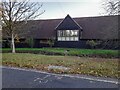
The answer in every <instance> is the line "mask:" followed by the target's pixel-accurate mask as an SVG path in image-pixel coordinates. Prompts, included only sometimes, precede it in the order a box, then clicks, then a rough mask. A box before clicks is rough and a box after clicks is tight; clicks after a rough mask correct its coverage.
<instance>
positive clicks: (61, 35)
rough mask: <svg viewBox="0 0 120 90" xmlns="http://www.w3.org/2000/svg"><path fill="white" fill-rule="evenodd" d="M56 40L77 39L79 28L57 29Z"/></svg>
mask: <svg viewBox="0 0 120 90" xmlns="http://www.w3.org/2000/svg"><path fill="white" fill-rule="evenodd" d="M57 36H58V41H78V40H79V30H58V31H57Z"/></svg>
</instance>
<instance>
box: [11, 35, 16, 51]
mask: <svg viewBox="0 0 120 90" xmlns="http://www.w3.org/2000/svg"><path fill="white" fill-rule="evenodd" d="M12 53H15V41H14V36H13V34H12Z"/></svg>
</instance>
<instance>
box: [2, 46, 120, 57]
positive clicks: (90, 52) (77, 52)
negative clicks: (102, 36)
mask: <svg viewBox="0 0 120 90" xmlns="http://www.w3.org/2000/svg"><path fill="white" fill-rule="evenodd" d="M66 50H67V51H68V52H67V53H65V51H66ZM2 51H3V52H11V49H10V48H3V49H2ZM16 52H18V53H41V54H47V55H65V54H67V55H69V56H90V57H105V58H111V57H116V58H118V57H119V55H118V50H100V49H75V48H16Z"/></svg>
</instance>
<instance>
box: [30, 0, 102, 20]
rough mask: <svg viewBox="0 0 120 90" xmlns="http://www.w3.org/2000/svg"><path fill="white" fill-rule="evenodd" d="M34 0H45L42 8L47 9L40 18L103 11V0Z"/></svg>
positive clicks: (84, 15)
mask: <svg viewBox="0 0 120 90" xmlns="http://www.w3.org/2000/svg"><path fill="white" fill-rule="evenodd" d="M31 1H33V0H31ZM34 1H36V2H37V1H39V2H43V7H42V10H45V13H44V14H42V15H41V16H40V19H56V18H64V17H65V16H66V15H67V14H69V15H70V16H71V17H89V16H100V13H102V8H101V3H102V0H34ZM38 19H39V18H38Z"/></svg>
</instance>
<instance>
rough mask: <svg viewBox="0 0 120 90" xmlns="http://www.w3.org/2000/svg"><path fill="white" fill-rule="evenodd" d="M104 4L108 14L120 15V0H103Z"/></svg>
mask: <svg viewBox="0 0 120 90" xmlns="http://www.w3.org/2000/svg"><path fill="white" fill-rule="evenodd" d="M102 6H103V8H104V10H105V12H104V14H107V15H120V0H103V3H102Z"/></svg>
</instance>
